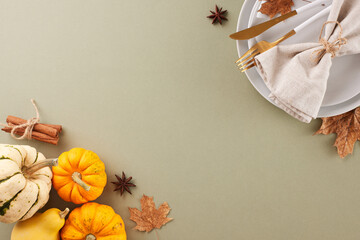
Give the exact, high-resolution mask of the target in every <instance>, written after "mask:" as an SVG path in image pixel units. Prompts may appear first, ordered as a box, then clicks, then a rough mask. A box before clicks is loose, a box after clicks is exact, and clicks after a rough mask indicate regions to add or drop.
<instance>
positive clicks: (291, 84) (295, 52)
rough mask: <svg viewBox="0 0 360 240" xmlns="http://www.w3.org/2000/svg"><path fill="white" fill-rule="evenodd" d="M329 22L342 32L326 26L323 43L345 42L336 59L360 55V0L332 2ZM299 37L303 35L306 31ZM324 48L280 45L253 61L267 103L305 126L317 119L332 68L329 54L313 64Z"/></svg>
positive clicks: (303, 45)
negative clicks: (264, 89)
mask: <svg viewBox="0 0 360 240" xmlns="http://www.w3.org/2000/svg"><path fill="white" fill-rule="evenodd" d="M328 21H338V22H339V23H340V26H341V27H342V29H343V30H342V34H341V27H340V26H339V25H337V24H336V23H328V24H326V26H325V35H324V37H323V38H324V39H325V40H328V41H329V42H333V41H335V40H336V39H338V38H340V37H343V38H346V39H347V43H346V44H345V45H343V46H341V47H340V49H339V50H338V51H337V52H336V54H335V55H336V57H339V56H344V55H350V54H357V53H360V0H334V1H333V4H332V9H331V12H330V15H329V18H328ZM320 31H321V29H319V34H320ZM302 34H306V29H304V32H303V33H302ZM323 48H324V46H323V45H322V44H321V43H319V42H313V43H300V44H293V45H281V46H277V47H274V48H272V49H270V50H268V51H266V52H264V53H262V54H260V55H258V56H257V57H256V58H255V59H256V63H257V66H258V68H259V72H260V75H261V76H262V78H263V79H264V82H265V84H266V85H267V87H268V88H269V89H270V91H271V93H270V95H269V97H270V99H272V100H273V101H274V102H275V104H276V105H277V106H278V107H280V108H281V109H283V110H284V111H286V112H287V113H288V114H290V115H291V116H293V117H295V118H297V119H299V120H301V121H303V122H307V123H309V122H310V121H311V120H312V118H316V117H317V115H318V112H319V110H320V106H321V103H322V100H323V98H324V95H325V91H326V85H327V80H328V78H329V72H330V67H331V64H332V60H331V59H332V54H331V53H326V54H325V55H323V56H322V57H321V58H320V59H319V61H316V57H317V54H316V52H315V51H317V50H319V49H323ZM339 81H341V79H339Z"/></svg>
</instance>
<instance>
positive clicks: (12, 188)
mask: <svg viewBox="0 0 360 240" xmlns="http://www.w3.org/2000/svg"><path fill="white" fill-rule="evenodd" d="M50 163H51V162H50V161H48V160H45V157H44V155H43V154H42V153H40V152H37V151H36V149H35V148H33V147H30V146H25V145H6V144H0V222H4V223H13V222H16V221H22V220H26V219H28V218H30V217H32V216H33V215H34V214H35V213H36V212H37V211H38V210H39V209H40V208H42V207H43V206H44V205H45V204H46V203H47V201H48V200H49V192H50V190H51V178H52V172H51V169H50V168H49V167H46V166H49V164H50Z"/></svg>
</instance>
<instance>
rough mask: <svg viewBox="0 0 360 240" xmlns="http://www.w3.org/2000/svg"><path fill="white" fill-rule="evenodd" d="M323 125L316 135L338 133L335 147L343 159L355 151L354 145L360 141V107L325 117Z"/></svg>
mask: <svg viewBox="0 0 360 240" xmlns="http://www.w3.org/2000/svg"><path fill="white" fill-rule="evenodd" d="M321 119H322V125H321V127H320V129H319V130H318V131H317V132H316V133H315V134H325V135H327V134H330V133H336V134H337V136H336V141H335V144H334V146H335V147H337V152H338V154H339V156H340V157H341V158H344V157H346V156H347V155H348V154H350V153H352V152H353V150H354V144H355V142H356V141H357V140H360V107H358V108H356V109H354V110H352V111H350V112H347V113H344V114H341V115H338V116H334V117H325V118H321Z"/></svg>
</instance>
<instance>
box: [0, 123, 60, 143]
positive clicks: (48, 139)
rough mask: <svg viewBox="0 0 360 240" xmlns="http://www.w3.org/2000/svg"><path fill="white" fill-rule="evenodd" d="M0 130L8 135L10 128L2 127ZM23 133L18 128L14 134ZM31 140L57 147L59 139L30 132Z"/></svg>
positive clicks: (23, 130) (21, 129) (22, 130)
mask: <svg viewBox="0 0 360 240" xmlns="http://www.w3.org/2000/svg"><path fill="white" fill-rule="evenodd" d="M1 130H3V131H4V132H8V133H10V132H11V130H12V128H11V127H4V128H2V129H1ZM24 132H25V129H24V128H19V129H16V130H15V132H14V133H15V134H16V135H23V134H24ZM31 138H33V139H36V140H39V141H42V142H46V143H51V144H54V145H57V144H58V142H59V137H51V136H49V135H46V134H44V133H41V132H37V131H32V133H31Z"/></svg>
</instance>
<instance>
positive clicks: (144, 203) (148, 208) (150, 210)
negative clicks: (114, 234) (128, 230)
mask: <svg viewBox="0 0 360 240" xmlns="http://www.w3.org/2000/svg"><path fill="white" fill-rule="evenodd" d="M153 199H154V198H153V197H148V196H146V195H145V194H144V195H143V197H142V198H141V200H140V203H141V209H142V211H140V210H138V209H137V208H129V211H130V219H131V220H133V221H134V222H136V223H137V225H136V227H135V228H134V229H136V230H139V231H146V232H150V231H151V230H153V229H154V228H161V227H162V226H163V225H165V224H166V223H168V222H170V221H171V220H173V219H172V218H168V217H166V216H167V215H168V214H169V212H170V209H171V208H170V207H169V205H168V203H167V202H164V203H163V204H161V206H160V207H159V209H156V207H155V203H154V200H153Z"/></svg>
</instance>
